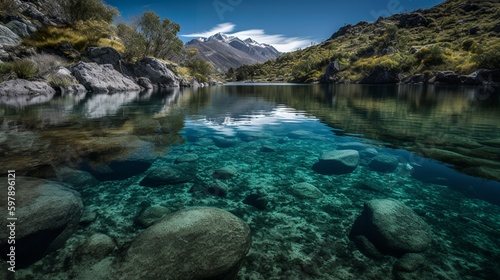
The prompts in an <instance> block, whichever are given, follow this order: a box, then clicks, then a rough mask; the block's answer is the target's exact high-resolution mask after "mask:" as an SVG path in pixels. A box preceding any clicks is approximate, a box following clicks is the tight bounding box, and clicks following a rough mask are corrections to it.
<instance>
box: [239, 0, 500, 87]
mask: <svg viewBox="0 0 500 280" xmlns="http://www.w3.org/2000/svg"><path fill="white" fill-rule="evenodd" d="M468 2H469V3H473V4H477V5H478V6H480V9H479V10H476V11H469V12H467V11H465V10H464V9H463V8H462V7H463V6H462V5H464V4H465V3H467V1H464V0H448V1H446V2H444V3H442V4H440V5H438V6H435V7H433V8H431V9H428V10H424V11H422V10H419V11H415V12H418V13H421V14H422V15H423V16H424V17H425V18H426V19H427V20H428V21H429V24H428V25H427V26H415V27H398V25H399V23H400V18H401V15H393V16H391V17H388V18H383V19H379V20H377V21H376V22H374V23H367V22H360V23H358V24H356V25H354V26H351V27H345V28H344V29H345V31H346V32H345V34H344V35H340V36H338V37H335V38H334V36H332V38H330V39H329V40H327V41H325V42H323V43H321V44H319V45H316V46H312V47H310V48H307V49H304V50H299V51H296V52H292V53H287V54H284V55H282V56H281V57H279V58H277V59H276V60H271V61H268V62H266V63H264V64H258V65H255V66H243V67H241V68H239V69H237V70H236V72H235V73H234V74H233V75H229V76H232V77H233V78H235V79H238V80H247V79H251V78H253V79H254V80H273V81H291V82H314V81H317V80H318V78H319V77H320V76H321V75H322V74H323V73H324V70H325V68H326V66H327V65H328V63H329V62H331V61H338V62H340V64H341V66H342V71H341V72H340V73H339V76H338V78H337V81H339V82H356V81H359V80H360V79H361V78H362V77H364V76H366V75H367V74H368V73H370V72H371V71H372V70H373V69H374V68H375V66H376V65H380V66H381V67H382V68H384V69H388V70H395V71H397V72H399V73H402V74H404V75H405V76H409V75H412V74H415V73H423V72H426V71H427V72H429V73H430V72H436V71H440V70H452V71H455V72H457V73H460V74H470V73H471V72H473V71H474V70H476V69H477V68H479V67H485V66H488V65H487V63H486V64H485V63H484V62H483V63H482V62H481V58H482V55H483V54H485V53H490V54H491V53H496V54H498V55H499V56H500V53H499V50H500V37H499V33H495V32H493V31H492V30H493V29H494V28H495V27H497V28H498V26H499V23H500V20H498V19H499V18H500V3H499V2H498V1H493V0H484V1H483V0H474V1H468ZM474 26H478V27H479V28H480V31H479V32H478V33H477V34H474V35H471V34H470V32H469V30H470V29H471V28H472V27H474ZM431 44H435V45H437V46H438V49H439V51H438V52H439V53H438V54H437V55H440V56H441V57H440V58H438V59H437V60H435V58H433V56H432V55H429V54H428V52H429V49H432V48H431V47H430V46H428V47H427V48H424V52H421V53H418V52H417V53H415V49H419V48H414V47H415V46H426V45H431ZM388 48H389V49H390V48H393V49H396V50H397V51H398V52H397V53H393V54H384V52H383V51H384V50H387V49H388Z"/></svg>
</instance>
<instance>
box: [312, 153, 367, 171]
mask: <svg viewBox="0 0 500 280" xmlns="http://www.w3.org/2000/svg"><path fill="white" fill-rule="evenodd" d="M359 159H360V158H359V152H358V151H356V150H336V151H329V152H325V153H323V154H322V155H321V157H320V158H319V161H318V162H317V163H316V164H314V166H313V170H314V171H316V172H317V173H319V174H323V175H333V174H335V175H340V174H346V173H350V172H352V171H354V170H355V169H356V167H358V165H359Z"/></svg>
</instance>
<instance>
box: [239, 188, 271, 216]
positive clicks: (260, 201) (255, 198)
mask: <svg viewBox="0 0 500 280" xmlns="http://www.w3.org/2000/svg"><path fill="white" fill-rule="evenodd" d="M243 203H244V204H246V205H250V206H253V207H255V208H257V209H259V210H261V211H263V210H266V208H267V204H268V203H269V197H268V196H267V194H265V193H264V192H262V191H259V192H257V193H252V194H249V195H247V196H246V197H245V199H243Z"/></svg>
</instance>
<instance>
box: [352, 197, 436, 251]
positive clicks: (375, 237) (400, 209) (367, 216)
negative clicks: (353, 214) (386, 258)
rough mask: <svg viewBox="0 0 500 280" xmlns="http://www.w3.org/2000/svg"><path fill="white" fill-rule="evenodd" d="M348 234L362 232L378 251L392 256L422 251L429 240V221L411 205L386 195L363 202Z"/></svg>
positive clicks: (359, 233)
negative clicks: (361, 210) (360, 210)
mask: <svg viewBox="0 0 500 280" xmlns="http://www.w3.org/2000/svg"><path fill="white" fill-rule="evenodd" d="M350 235H351V238H353V239H355V238H356V236H358V235H361V236H364V237H366V239H368V241H369V242H370V243H371V244H373V245H374V247H375V248H376V249H377V250H378V251H379V252H381V253H383V254H386V255H395V256H402V255H404V254H406V253H419V252H423V251H425V250H427V249H428V248H429V247H430V245H431V241H432V232H431V228H430V227H429V225H427V223H426V222H425V221H424V220H423V219H422V218H420V217H419V216H418V215H417V214H416V213H415V212H414V211H413V210H412V209H410V208H408V207H407V206H405V205H404V204H403V203H401V202H398V201H395V200H390V199H374V200H370V201H368V202H366V203H365V205H364V210H363V212H362V213H361V215H360V216H359V217H358V218H357V219H356V221H355V222H354V225H353V227H352V230H351V233H350ZM365 248H366V246H365Z"/></svg>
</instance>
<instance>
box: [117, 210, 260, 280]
mask: <svg viewBox="0 0 500 280" xmlns="http://www.w3.org/2000/svg"><path fill="white" fill-rule="evenodd" d="M250 244H251V237H250V229H249V227H248V225H247V224H246V223H245V222H244V221H243V220H241V219H239V218H238V217H236V216H234V215H233V214H231V213H229V212H227V211H224V210H221V209H216V208H193V209H185V210H181V211H178V212H175V213H172V214H169V215H167V216H166V217H165V218H163V219H162V220H160V221H159V222H157V223H155V224H154V225H153V226H151V227H149V228H148V229H146V230H145V231H143V232H142V233H141V234H140V235H139V236H138V237H137V238H136V239H135V240H134V241H133V242H132V244H131V245H130V247H129V249H128V250H127V253H126V256H125V260H124V263H122V264H119V266H120V268H119V269H118V273H117V275H118V276H119V278H120V279H175V280H188V279H189V280H197V279H200V280H201V279H218V280H229V279H235V278H236V275H237V273H238V270H239V268H240V266H241V263H242V261H243V259H244V257H245V256H246V254H247V253H248V250H249V249H250Z"/></svg>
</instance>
